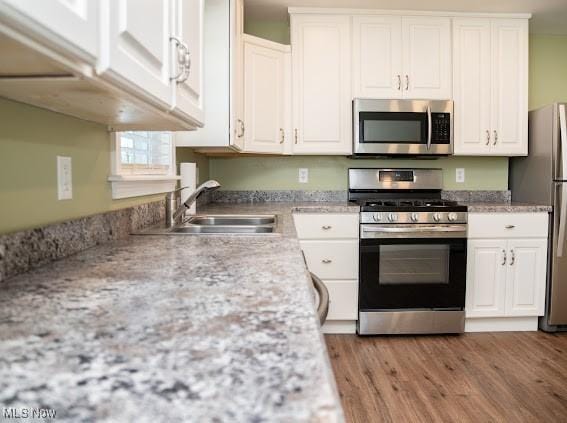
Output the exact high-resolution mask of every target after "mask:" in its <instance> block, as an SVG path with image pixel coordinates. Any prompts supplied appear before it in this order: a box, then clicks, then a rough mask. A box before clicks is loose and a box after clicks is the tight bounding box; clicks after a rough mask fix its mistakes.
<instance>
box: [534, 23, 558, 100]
mask: <svg viewBox="0 0 567 423" xmlns="http://www.w3.org/2000/svg"><path fill="white" fill-rule="evenodd" d="M566 25H567V23H566ZM554 101H567V36H565V35H535V34H532V35H531V36H530V101H529V107H530V110H531V109H535V108H538V107H540V106H543V105H545V104H548V103H552V102H554Z"/></svg>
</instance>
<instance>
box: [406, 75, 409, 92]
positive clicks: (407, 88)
mask: <svg viewBox="0 0 567 423" xmlns="http://www.w3.org/2000/svg"><path fill="white" fill-rule="evenodd" d="M407 90H409V76H407V75H406V91H407Z"/></svg>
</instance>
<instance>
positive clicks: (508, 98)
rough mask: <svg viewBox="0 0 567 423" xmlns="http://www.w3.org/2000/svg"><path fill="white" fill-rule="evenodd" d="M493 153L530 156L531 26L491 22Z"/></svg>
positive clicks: (521, 22)
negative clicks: (529, 29)
mask: <svg viewBox="0 0 567 423" xmlns="http://www.w3.org/2000/svg"><path fill="white" fill-rule="evenodd" d="M491 110H492V125H491V126H492V134H491V135H492V145H491V147H492V150H493V154H494V155H503V156H513V155H527V154H528V22H527V20H523V19H522V20H521V19H493V20H492V105H491Z"/></svg>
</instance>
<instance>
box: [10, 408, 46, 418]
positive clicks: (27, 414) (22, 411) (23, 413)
mask: <svg viewBox="0 0 567 423" xmlns="http://www.w3.org/2000/svg"><path fill="white" fill-rule="evenodd" d="M56 413H57V412H56V411H55V410H54V409H52V408H31V407H29V408H26V407H24V408H6V407H5V408H3V409H2V417H4V418H5V419H54V418H55V414H56Z"/></svg>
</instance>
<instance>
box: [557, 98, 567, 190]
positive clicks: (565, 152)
mask: <svg viewBox="0 0 567 423" xmlns="http://www.w3.org/2000/svg"><path fill="white" fill-rule="evenodd" d="M559 136H560V138H561V171H562V175H561V178H562V179H563V180H565V179H567V119H566V117H565V104H560V105H559Z"/></svg>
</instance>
